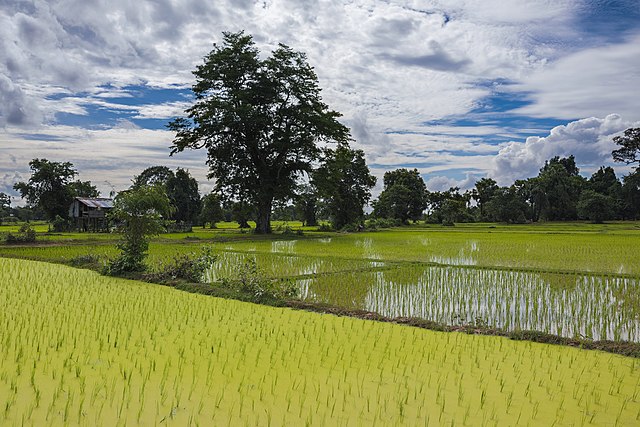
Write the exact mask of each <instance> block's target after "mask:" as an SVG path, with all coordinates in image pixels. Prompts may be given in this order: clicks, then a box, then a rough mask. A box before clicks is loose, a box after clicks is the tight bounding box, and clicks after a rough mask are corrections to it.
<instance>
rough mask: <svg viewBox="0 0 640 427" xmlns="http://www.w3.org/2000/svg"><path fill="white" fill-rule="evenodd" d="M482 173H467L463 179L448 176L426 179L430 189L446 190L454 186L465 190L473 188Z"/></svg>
mask: <svg viewBox="0 0 640 427" xmlns="http://www.w3.org/2000/svg"><path fill="white" fill-rule="evenodd" d="M482 177H483V175H482V174H478V173H466V174H465V177H464V178H462V179H456V178H451V177H448V176H442V175H438V176H433V177H431V178H429V179H428V180H427V181H426V184H427V190H429V191H446V190H448V189H450V188H452V187H457V188H459V189H460V191H463V192H464V191H465V190H469V189H471V188H473V187H474V186H475V185H476V181H478V180H479V179H480V178H482Z"/></svg>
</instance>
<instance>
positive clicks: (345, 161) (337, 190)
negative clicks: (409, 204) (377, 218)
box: [312, 146, 376, 229]
mask: <svg viewBox="0 0 640 427" xmlns="http://www.w3.org/2000/svg"><path fill="white" fill-rule="evenodd" d="M312 181H313V185H314V186H315V187H316V188H317V189H318V195H319V196H320V197H321V198H322V199H323V200H324V202H325V205H326V209H327V213H328V214H329V216H330V217H331V221H332V222H333V226H334V227H335V228H336V229H340V228H342V227H344V226H345V225H348V224H353V223H356V222H359V221H361V220H362V218H363V216H364V206H365V205H366V204H367V202H368V201H369V199H370V198H371V189H372V188H373V186H374V185H375V184H376V177H374V176H373V175H371V174H370V173H369V168H368V167H367V164H366V162H365V159H364V152H363V151H362V150H352V149H350V148H349V147H346V146H338V147H337V148H336V149H335V150H330V149H328V150H326V153H325V158H324V160H323V163H322V164H321V165H320V167H318V169H317V170H316V171H314V173H313V180H312Z"/></svg>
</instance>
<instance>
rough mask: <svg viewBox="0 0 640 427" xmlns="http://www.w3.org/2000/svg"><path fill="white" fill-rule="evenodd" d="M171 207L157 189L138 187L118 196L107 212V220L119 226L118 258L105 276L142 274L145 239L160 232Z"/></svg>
mask: <svg viewBox="0 0 640 427" xmlns="http://www.w3.org/2000/svg"><path fill="white" fill-rule="evenodd" d="M171 211H172V207H171V203H170V201H169V198H168V197H167V194H166V193H165V191H164V189H163V188H162V187H161V186H157V185H154V186H145V185H143V186H138V187H135V188H133V189H129V190H126V191H123V192H121V193H119V194H118V195H117V196H116V198H115V200H114V203H113V209H112V210H111V212H109V216H110V218H111V220H113V221H114V222H116V223H117V224H120V229H121V231H122V241H121V242H120V243H119V244H118V249H120V251H121V254H120V255H119V256H118V258H116V259H115V260H113V261H112V262H111V263H110V264H109V265H108V266H107V269H106V272H107V273H108V274H112V275H119V274H122V273H127V272H135V271H144V270H145V269H146V266H145V263H144V259H145V257H146V256H147V250H148V249H149V237H150V236H153V235H156V234H159V233H160V232H162V231H163V230H164V227H163V223H164V221H165V220H166V219H167V218H168V217H169V216H170V215H171Z"/></svg>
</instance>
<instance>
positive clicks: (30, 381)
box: [0, 236, 640, 426]
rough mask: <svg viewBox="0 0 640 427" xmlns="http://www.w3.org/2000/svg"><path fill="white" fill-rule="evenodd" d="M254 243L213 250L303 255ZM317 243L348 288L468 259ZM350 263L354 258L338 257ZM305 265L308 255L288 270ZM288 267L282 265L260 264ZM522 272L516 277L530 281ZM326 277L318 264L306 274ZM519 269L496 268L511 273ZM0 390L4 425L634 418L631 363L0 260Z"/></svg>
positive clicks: (614, 421) (636, 376) (592, 421)
mask: <svg viewBox="0 0 640 427" xmlns="http://www.w3.org/2000/svg"><path fill="white" fill-rule="evenodd" d="M347 239H351V240H352V242H353V245H352V247H353V248H361V249H362V250H363V251H368V250H369V249H367V248H366V245H365V244H364V243H358V244H356V243H355V242H359V241H360V240H358V239H359V238H356V237H350V236H348V237H347ZM272 243H275V241H274V242H272ZM247 244H249V243H245V242H241V243H239V244H238V245H239V246H244V245H247ZM255 244H256V247H255V248H254V249H255V250H254V251H251V250H250V248H246V247H245V248H244V249H242V250H243V251H245V252H242V251H241V249H240V248H236V247H235V245H232V246H234V248H235V250H237V251H238V252H229V253H231V254H234V255H230V257H231V258H227V261H225V262H228V263H229V264H233V263H235V262H237V260H234V259H233V258H232V257H233V256H236V255H235V254H240V255H242V256H247V257H248V256H254V255H255V256H256V257H263V258H260V260H261V261H260V262H266V261H267V260H268V259H269V258H268V257H272V258H271V260H272V261H274V262H275V261H276V260H279V259H280V258H278V257H292V256H299V257H300V258H304V259H306V257H305V256H303V255H301V254H299V255H292V253H294V252H295V251H297V250H298V245H299V244H300V242H296V243H293V244H290V243H286V244H285V243H276V244H275V246H269V245H270V244H271V243H269V244H267V243H262V242H261V243H255ZM313 244H314V243H313V242H305V243H304V245H300V247H304V246H305V245H310V246H309V247H312V245H313ZM315 244H316V245H325V244H331V242H325V243H322V242H316V243H315ZM261 245H264V246H265V247H264V248H263V247H262V246H261ZM362 245H365V246H362ZM167 246H169V245H167ZM182 246H185V245H181V247H182ZM187 246H188V245H187ZM320 247H322V246H318V248H320ZM267 248H268V250H267ZM14 249H15V250H18V249H21V248H14ZM38 249H40V250H45V249H49V248H38ZM50 249H51V250H54V249H57V248H50ZM183 249H184V248H183ZM3 250H5V249H4V248H3ZM163 250H164V249H163ZM225 250H227V251H230V249H225ZM354 250H355V249H354ZM152 251H154V252H155V254H154V255H153V257H162V256H163V255H162V254H161V250H160V249H158V248H156V247H154V248H153V249H152ZM105 252H107V251H105ZM222 252H224V250H223V249H221V253H222ZM394 253H396V254H401V251H394ZM13 255H14V256H15V255H16V254H15V253H13ZM22 255H23V256H27V255H29V256H33V255H31V254H26V253H23V254H22ZM342 255H346V254H342ZM359 255H361V254H359ZM38 256H43V253H38ZM309 256H310V255H309ZM316 256H317V258H322V259H321V260H320V261H326V262H327V264H326V268H327V269H326V271H327V272H330V271H334V272H336V275H338V276H341V275H342V276H344V277H347V275H351V277H352V278H353V280H352V281H351V282H346V281H344V282H336V283H335V284H333V283H325V284H324V285H322V286H327V287H329V288H331V289H332V290H331V291H327V295H329V292H333V293H337V291H334V290H333V287H335V286H339V284H340V283H342V285H341V286H343V287H344V288H345V289H346V288H348V286H347V285H349V284H351V283H354V282H357V281H360V280H362V281H366V280H368V279H367V277H362V278H361V277H359V276H358V275H359V274H363V275H365V276H366V275H367V274H372V275H374V276H375V275H377V274H378V272H380V273H383V274H384V275H385V278H384V281H385V283H386V284H387V285H388V286H394V285H393V284H394V283H400V284H403V285H401V286H407V285H406V284H407V283H413V284H414V285H415V286H422V285H420V283H421V282H420V281H433V282H434V283H439V282H444V281H445V279H446V280H449V279H452V278H453V276H451V277H449V276H447V274H451V275H454V274H464V273H461V272H460V271H467V270H455V268H454V267H452V266H449V267H445V266H442V265H432V266H425V265H422V264H420V265H416V266H415V269H416V270H415V271H414V270H411V272H410V273H407V272H406V271H405V270H406V269H408V268H409V269H411V268H414V267H412V266H411V265H408V266H407V265H405V264H402V263H401V264H400V265H399V266H395V267H394V268H393V269H391V270H384V269H385V268H387V267H389V266H388V265H387V263H388V262H391V261H380V260H376V261H371V260H369V259H376V258H375V257H366V258H367V259H366V260H364V259H363V258H362V257H353V258H350V257H349V256H333V257H332V256H329V254H328V253H327V251H320V250H318V251H317V253H316ZM324 258H326V260H325V259H324ZM354 260H355V261H358V262H362V263H363V264H362V265H355V264H353V265H352V264H350V263H351V262H352V261H354ZM320 261H318V262H320ZM396 261H397V257H396ZM309 262H310V261H309ZM366 262H368V263H369V265H366V264H365V263H366ZM341 263H343V264H341ZM373 263H375V264H373ZM291 264H295V263H294V262H292V263H291ZM221 268H229V267H221ZM314 268H319V267H316V266H314V265H312V264H308V265H306V266H304V268H303V272H302V273H300V274H301V275H303V276H304V275H305V274H310V273H306V271H309V270H310V269H314ZM323 268H324V267H323ZM420 268H422V269H427V270H428V269H429V268H431V269H435V270H434V271H429V272H427V273H424V272H420V271H419V269H420ZM447 268H448V269H449V270H450V272H448V273H447V272H446V271H447ZM375 269H381V270H375ZM437 269H440V271H436V270H437ZM293 270H294V269H293V267H291V265H284V266H283V267H282V270H279V269H277V268H274V269H273V270H272V273H273V274H278V273H286V274H290V273H291V272H292V271H293ZM345 270H348V271H345ZM471 271H475V270H471ZM478 271H504V272H507V271H510V270H491V269H488V270H478ZM473 274H475V275H479V274H480V273H473ZM487 274H498V273H487ZM505 274H506V273H505ZM521 274H522V275H523V276H522V277H521V278H520V279H521V280H522V281H523V282H524V283H528V284H527V285H526V286H530V287H532V289H533V288H535V287H536V286H537V287H542V286H543V283H542V282H536V281H535V280H537V279H535V280H534V279H530V278H527V277H526V274H529V273H524V272H523V273H521ZM541 274H542V273H541ZM545 274H546V273H545ZM609 274H610V275H609V276H608V277H619V276H615V275H614V274H613V273H609ZM325 276H326V277H330V276H331V274H329V273H326V274H324V273H323V274H320V275H318V278H320V277H325ZM480 276H481V275H480ZM480 276H478V277H476V276H472V277H474V278H473V281H475V284H474V285H473V286H488V283H490V282H492V281H494V280H499V277H498V278H492V277H480ZM586 277H592V276H586ZM624 277H626V276H624ZM468 279H469V278H468V277H464V280H468ZM520 279H517V278H516V279H513V278H509V279H508V283H509V286H514V283H518V282H519V281H520ZM300 280H309V278H306V279H304V278H302V279H300ZM372 280H382V279H372ZM461 280H462V279H461ZM550 280H552V279H550ZM619 280H623V279H619ZM624 280H627V279H624ZM628 280H631V279H628ZM527 281H530V282H531V283H529V282H527ZM380 283H382V282H380ZM629 283H631V282H629ZM593 285H594V286H604V285H603V284H600V283H599V282H597V281H596V282H594V283H593ZM305 286H307V287H309V288H313V286H316V288H318V289H320V287H321V285H313V284H311V283H308V284H306V285H305ZM401 286H400V287H401ZM430 286H431V285H430ZM523 286H524V285H523ZM549 286H555V285H552V284H549ZM558 286H560V285H558ZM563 286H566V287H568V288H570V287H571V286H573V284H572V281H571V280H568V281H567V282H566V283H564V285H563ZM611 286H621V285H620V284H612V285H611ZM628 286H631V285H628ZM505 287H507V285H505ZM443 291H444V289H443ZM349 292H351V291H349ZM375 292H382V291H380V290H379V291H375ZM375 292H372V291H371V290H367V292H359V291H358V292H355V291H353V295H352V297H353V299H357V298H358V295H360V294H362V295H363V296H364V300H366V299H367V298H370V296H371V295H372V294H375ZM456 292H458V291H456ZM502 292H506V291H502V290H496V291H494V294H493V295H494V296H493V297H491V298H494V299H500V298H502V295H503V294H502ZM532 292H533V291H532ZM535 292H538V291H535ZM540 292H542V291H540ZM403 298H404V297H403ZM416 298H417V297H416ZM453 298H454V297H453V296H452V297H450V299H453ZM487 298H488V299H487V303H488V304H490V302H489V301H494V299H490V298H489V297H487ZM576 304H578V303H577V302H576ZM0 403H1V406H0V425H8V426H14V425H27V426H28V425H33V426H43V425H91V426H93V425H176V426H188V425H193V426H195V425H240V426H242V425H265V426H268V425H322V426H325V425H366V426H372V425H393V426H397V425H408V426H417V425H430V426H442V425H471V426H475V425H499V426H502V425H531V426H537V425H618V426H626V425H628V426H634V425H639V424H640V362H639V359H634V358H626V357H622V356H617V355H612V354H607V353H602V352H598V351H585V350H580V349H577V348H571V347H566V346H553V345H545V344H537V343H531V342H522V341H511V340H508V339H506V338H504V337H490V336H480V335H468V334H462V333H445V332H435V331H429V330H423V329H418V328H412V327H408V326H402V325H397V324H391V323H380V322H372V321H365V320H360V319H353V318H347V317H336V316H332V315H321V314H317V313H308V312H303V311H296V310H290V309H283V308H274V307H267V306H260V305H255V304H249V303H242V302H238V301H232V300H224V299H218V298H212V297H208V296H204V295H196V294H190V293H185V292H181V291H177V290H175V289H172V288H169V287H163V286H158V285H153V284H146V283H141V282H135V281H128V280H121V279H114V278H108V277H104V276H100V275H98V274H97V273H95V272H93V271H89V270H80V269H74V268H71V267H68V266H64V265H59V264H51V263H43V262H37V261H30V260H22V259H8V258H0Z"/></svg>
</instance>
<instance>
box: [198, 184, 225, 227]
mask: <svg viewBox="0 0 640 427" xmlns="http://www.w3.org/2000/svg"><path fill="white" fill-rule="evenodd" d="M223 219H224V211H223V210H222V201H221V199H220V196H219V195H217V194H215V193H210V194H207V195H206V196H204V197H203V198H202V209H201V211H200V222H202V228H204V227H205V226H206V224H207V223H209V227H210V228H214V226H215V223H216V222H219V221H222V220H223Z"/></svg>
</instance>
